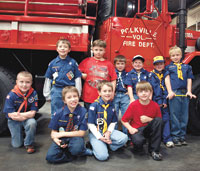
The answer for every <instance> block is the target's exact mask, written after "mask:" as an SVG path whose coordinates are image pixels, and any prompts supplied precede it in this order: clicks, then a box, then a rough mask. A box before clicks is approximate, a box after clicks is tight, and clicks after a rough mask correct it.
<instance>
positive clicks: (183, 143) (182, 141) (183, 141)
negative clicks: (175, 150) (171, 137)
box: [180, 140, 188, 146]
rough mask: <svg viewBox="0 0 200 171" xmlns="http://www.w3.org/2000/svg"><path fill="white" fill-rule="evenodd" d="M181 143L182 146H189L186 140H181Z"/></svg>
mask: <svg viewBox="0 0 200 171" xmlns="http://www.w3.org/2000/svg"><path fill="white" fill-rule="evenodd" d="M180 143H181V145H184V146H186V145H188V143H187V142H186V141H185V140H180Z"/></svg>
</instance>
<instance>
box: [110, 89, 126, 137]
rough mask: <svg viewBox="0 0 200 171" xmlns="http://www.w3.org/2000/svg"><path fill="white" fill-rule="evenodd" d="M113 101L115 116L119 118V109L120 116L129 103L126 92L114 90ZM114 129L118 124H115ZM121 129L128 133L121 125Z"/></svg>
mask: <svg viewBox="0 0 200 171" xmlns="http://www.w3.org/2000/svg"><path fill="white" fill-rule="evenodd" d="M113 103H114V105H115V110H116V114H117V117H118V118H119V110H120V111H121V116H123V115H124V113H125V112H126V109H127V108H128V106H129V103H130V99H129V96H128V94H125V93H121V92H116V94H115V98H114V101H113ZM116 129H118V124H117V125H116ZM122 131H123V133H125V134H128V130H127V129H126V128H125V127H124V126H123V125H122Z"/></svg>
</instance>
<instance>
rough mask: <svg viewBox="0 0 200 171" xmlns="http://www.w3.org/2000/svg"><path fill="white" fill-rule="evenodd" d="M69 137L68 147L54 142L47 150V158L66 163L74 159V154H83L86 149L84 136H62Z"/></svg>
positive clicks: (53, 161) (54, 161) (52, 161)
mask: <svg viewBox="0 0 200 171" xmlns="http://www.w3.org/2000/svg"><path fill="white" fill-rule="evenodd" d="M61 139H68V140H69V144H68V146H67V147H66V148H61V147H60V146H58V145H57V144H56V143H55V142H53V143H52V144H51V146H50V148H49V150H48V152H47V156H46V160H47V161H48V162H50V163H64V162H69V161H72V160H73V156H77V155H81V153H83V152H84V151H85V149H86V148H85V142H84V138H82V137H73V138H61Z"/></svg>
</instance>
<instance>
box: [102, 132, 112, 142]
mask: <svg viewBox="0 0 200 171" xmlns="http://www.w3.org/2000/svg"><path fill="white" fill-rule="evenodd" d="M110 135H111V133H110V131H106V132H105V133H104V134H103V137H105V139H107V140H110V141H111V139H110Z"/></svg>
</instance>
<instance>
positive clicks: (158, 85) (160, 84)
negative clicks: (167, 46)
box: [149, 56, 174, 148]
mask: <svg viewBox="0 0 200 171" xmlns="http://www.w3.org/2000/svg"><path fill="white" fill-rule="evenodd" d="M153 65H154V70H153V71H151V72H150V74H149V82H150V83H151V85H152V87H153V98H152V99H153V101H155V102H157V103H158V104H159V106H160V109H161V113H162V120H163V122H164V127H163V134H162V137H163V142H164V144H165V145H166V147H168V148H171V147H173V146H174V143H173V142H172V137H171V133H170V122H169V120H170V119H169V108H168V103H167V95H168V92H167V89H166V86H165V80H166V77H167V78H169V72H168V71H166V70H165V61H164V58H163V56H156V57H154V58H153Z"/></svg>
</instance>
